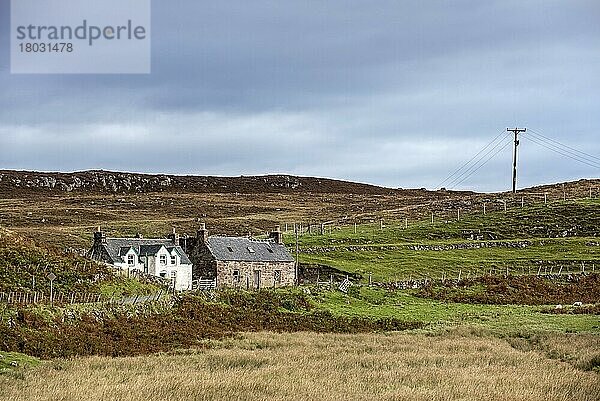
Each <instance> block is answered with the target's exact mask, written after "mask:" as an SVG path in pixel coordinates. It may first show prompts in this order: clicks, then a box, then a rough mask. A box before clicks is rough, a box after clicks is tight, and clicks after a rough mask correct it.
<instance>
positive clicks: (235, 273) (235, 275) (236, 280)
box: [233, 270, 240, 283]
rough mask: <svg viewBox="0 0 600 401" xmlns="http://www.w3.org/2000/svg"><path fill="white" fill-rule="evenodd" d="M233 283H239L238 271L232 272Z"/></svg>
mask: <svg viewBox="0 0 600 401" xmlns="http://www.w3.org/2000/svg"><path fill="white" fill-rule="evenodd" d="M233 282H234V283H239V282H240V271H239V270H234V271H233Z"/></svg>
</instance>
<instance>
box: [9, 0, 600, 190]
mask: <svg viewBox="0 0 600 401" xmlns="http://www.w3.org/2000/svg"><path fill="white" fill-rule="evenodd" d="M6 3H7V2H6V1H5V0H3V1H2V2H1V3H0V17H1V18H2V19H1V21H0V22H1V25H0V40H2V43H6V42H7V40H8V39H7V37H8V31H7V25H6V21H7V14H6V10H7V8H6ZM599 16H600V6H598V3H597V2H595V1H578V2H576V3H568V4H567V3H565V2H549V1H530V2H522V1H490V2H481V1H458V2H452V3H449V2H442V1H431V2H398V1H378V2H366V1H344V2H338V1H328V2H323V1H308V2H297V1H266V0H259V1H253V2H242V1H222V2H193V1H180V2H170V3H167V2H158V1H155V2H154V3H153V26H152V30H153V37H152V41H153V67H152V70H153V73H152V74H151V75H148V76H143V75H142V76H135V75H126V76H98V75H92V76H79V75H75V76H60V75H58V76H50V75H48V76H46V75H41V76H19V75H9V74H8V72H7V70H6V69H3V67H2V66H7V65H8V60H7V58H6V57H7V54H6V52H2V53H1V54H0V88H1V91H0V168H17V167H18V168H32V169H34V168H35V169H44V170H52V169H66V170H74V169H83V168H111V169H123V170H134V171H149V172H173V173H209V174H233V175H239V174H251V173H268V172H290V173H296V174H304V175H320V176H323V175H328V176H332V177H338V178H346V179H355V180H360V181H365V182H372V183H378V184H384V185H391V186H417V187H421V186H428V187H433V186H435V185H436V184H438V183H439V181H441V180H442V179H443V178H444V177H445V176H446V175H447V174H448V173H449V172H451V171H452V170H453V169H454V168H456V167H457V166H458V165H460V163H461V162H464V161H466V160H468V158H469V157H470V155H472V154H474V153H475V152H477V151H478V150H479V148H480V147H482V146H483V145H485V144H486V143H487V141H489V140H490V139H491V138H492V137H493V136H495V135H496V134H497V133H498V132H499V130H502V129H503V128H505V127H506V126H508V125H513V124H520V125H529V126H532V127H534V128H538V129H540V130H542V131H543V132H545V133H546V134H547V135H549V136H552V137H555V138H556V139H558V140H560V141H562V142H569V143H570V144H571V145H572V146H576V147H578V148H581V149H586V151H587V152H588V153H592V154H596V155H600V146H599V145H598V141H597V138H598V135H597V128H598V126H599V123H600V116H599V115H598V113H597V106H596V105H597V104H599V103H600V91H599V90H598V89H599V88H600V78H599V76H598V74H597V71H598V70H600V56H599V53H598V51H597V49H598V42H599V41H598V39H600V25H599V24H597V21H598V17H599ZM3 48H6V47H5V46H3ZM111 132H112V133H113V135H110V133H111ZM530 146H531V148H527V147H526V146H525V144H524V146H523V160H522V163H523V167H524V168H523V174H524V175H523V184H525V183H530V184H534V183H536V182H539V181H545V180H560V179H567V178H577V177H579V176H582V175H588V176H589V175H594V174H596V175H597V174H598V171H597V170H594V169H592V168H588V167H586V166H577V165H576V164H574V163H573V162H572V161H570V160H568V159H564V158H562V159H561V158H560V157H559V158H558V159H555V156H554V155H551V154H548V152H547V151H545V150H544V149H538V150H537V151H533V150H530V149H534V148H535V146H534V144H530ZM131 148H134V149H135V151H131ZM548 161H552V162H551V163H549V162H548ZM504 164H506V163H505V161H504V160H502V159H498V160H494V161H491V162H490V163H489V165H487V166H486V169H482V171H481V172H480V173H478V174H476V175H474V176H473V177H472V178H471V179H469V180H468V181H466V182H465V183H464V184H463V185H467V186H469V185H470V186H476V187H477V188H478V189H487V190H490V189H492V190H493V189H503V188H504V186H503V185H501V184H500V183H501V182H502V180H504V176H505V175H506V166H505V165H504Z"/></svg>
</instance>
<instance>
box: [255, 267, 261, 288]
mask: <svg viewBox="0 0 600 401" xmlns="http://www.w3.org/2000/svg"><path fill="white" fill-rule="evenodd" d="M254 289H255V290H258V289H260V270H254Z"/></svg>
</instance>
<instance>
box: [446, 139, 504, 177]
mask: <svg viewBox="0 0 600 401" xmlns="http://www.w3.org/2000/svg"><path fill="white" fill-rule="evenodd" d="M503 134H504V130H502V131H500V133H499V134H498V136H496V137H495V138H494V139H492V140H491V141H490V142H489V143H488V144H487V145H485V146H484V147H483V148H482V149H481V150H480V151H479V152H477V153H476V154H475V156H473V157H472V158H471V159H470V160H469V161H467V162H466V163H464V164H463V165H461V166H460V167H459V168H457V169H456V170H454V172H453V173H452V174H450V175H449V176H447V177H446V178H445V179H444V180H443V181H442V182H440V183H439V184H438V185H437V186H438V187H441V186H442V185H443V184H444V183H445V182H446V181H448V180H449V179H450V178H452V177H454V176H455V175H456V174H458V173H459V172H460V171H461V170H462V169H463V168H465V167H466V166H468V165H469V164H470V163H471V162H472V161H473V160H475V158H476V157H477V156H479V155H480V154H481V153H482V152H484V151H485V150H486V149H487V148H489V147H490V146H491V145H492V144H493V143H494V142H496V140H497V139H498V138H500V137H501V136H502V135H503Z"/></svg>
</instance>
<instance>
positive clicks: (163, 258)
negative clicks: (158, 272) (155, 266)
mask: <svg viewBox="0 0 600 401" xmlns="http://www.w3.org/2000/svg"><path fill="white" fill-rule="evenodd" d="M158 263H160V265H161V266H166V265H167V255H165V254H162V255H158Z"/></svg>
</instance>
